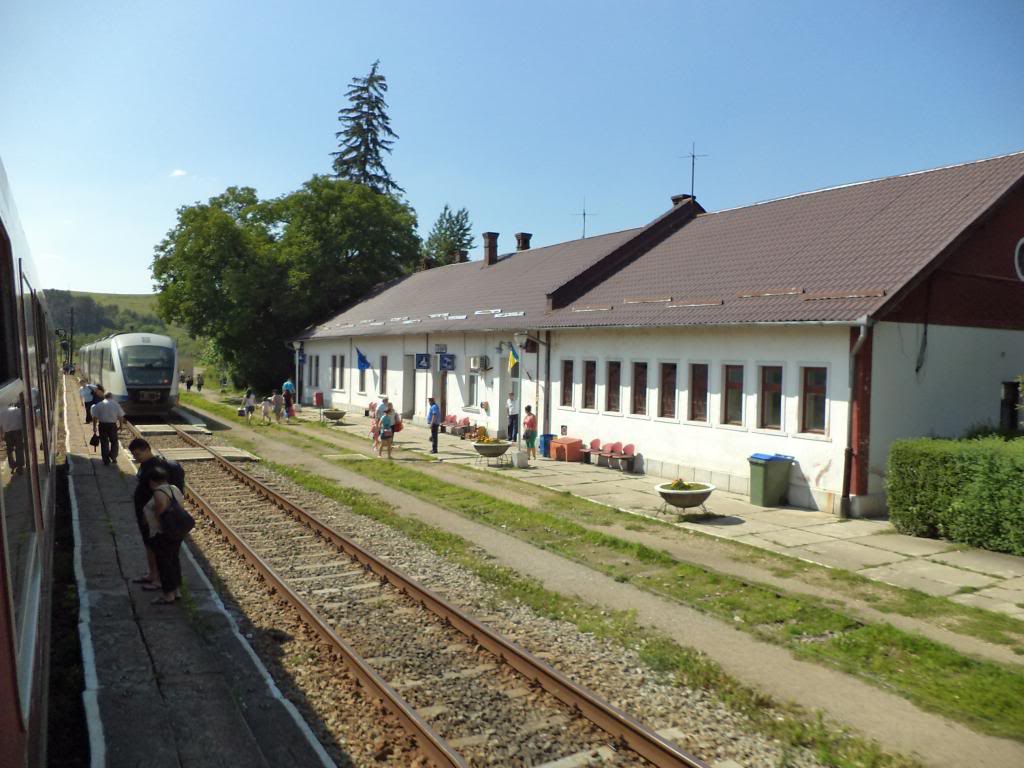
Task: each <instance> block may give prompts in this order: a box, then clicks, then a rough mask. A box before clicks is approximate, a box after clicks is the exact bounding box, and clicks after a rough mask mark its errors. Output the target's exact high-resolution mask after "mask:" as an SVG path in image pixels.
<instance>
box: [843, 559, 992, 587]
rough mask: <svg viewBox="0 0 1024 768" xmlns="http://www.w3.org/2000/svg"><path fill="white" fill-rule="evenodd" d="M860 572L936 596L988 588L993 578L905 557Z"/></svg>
mask: <svg viewBox="0 0 1024 768" xmlns="http://www.w3.org/2000/svg"><path fill="white" fill-rule="evenodd" d="M860 574H861V576H865V577H867V578H869V579H876V580H878V581H884V582H885V583H886V584H893V585H895V586H897V587H906V588H908V589H918V590H920V591H922V592H925V593H927V594H929V595H937V596H945V595H952V594H954V593H955V592H957V590H959V589H961V588H963V587H972V588H975V589H980V588H982V587H988V586H991V585H992V583H993V582H994V581H995V579H994V578H992V577H991V576H983V575H981V574H977V573H971V572H970V571H964V570H961V569H960V568H953V567H952V566H949V565H943V564H942V563H934V562H932V561H930V560H926V559H923V558H918V559H913V560H904V561H903V562H899V563H893V564H891V565H885V566H882V567H880V568H869V569H866V570H863V571H861V572H860Z"/></svg>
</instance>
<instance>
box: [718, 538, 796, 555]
mask: <svg viewBox="0 0 1024 768" xmlns="http://www.w3.org/2000/svg"><path fill="white" fill-rule="evenodd" d="M733 541H738V542H740V543H742V544H747V545H749V546H751V547H757V548H758V549H767V550H768V551H769V552H777V553H779V554H780V555H787V554H788V555H791V553H790V548H789V547H784V546H782V545H781V544H776V543H775V542H774V541H772V540H771V539H768V538H765V536H763V535H761V536H759V535H758V534H756V533H755V534H750V535H749V536H739V537H738V538H734V539H733ZM791 556H792V555H791Z"/></svg>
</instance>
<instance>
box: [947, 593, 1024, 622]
mask: <svg viewBox="0 0 1024 768" xmlns="http://www.w3.org/2000/svg"><path fill="white" fill-rule="evenodd" d="M985 591H987V590H983V591H982V592H969V593H967V594H964V595H952V596H951V597H950V598H949V599H950V600H953V601H954V602H957V603H960V604H961V605H970V606H973V607H975V608H984V609H985V610H986V611H997V612H998V613H1005V614H1007V615H1008V616H1013V617H1014V618H1015V619H1024V608H1021V607H1020V606H1019V605H1015V604H1013V603H1007V602H1005V601H1003V600H995V599H993V598H991V597H986V596H985V594H984V593H985Z"/></svg>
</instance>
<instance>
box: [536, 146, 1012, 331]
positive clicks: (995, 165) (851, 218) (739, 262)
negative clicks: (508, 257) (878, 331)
mask: <svg viewBox="0 0 1024 768" xmlns="http://www.w3.org/2000/svg"><path fill="white" fill-rule="evenodd" d="M1022 177H1024V153H1018V154H1014V155H1008V156H1004V157H1000V158H995V159H992V160H984V161H979V162H975V163H969V164H966V165H959V166H953V167H949V168H941V169H938V170H934V171H925V172H921V173H915V174H909V175H905V176H892V177H889V178H885V179H879V180H877V181H870V182H863V183H860V184H851V185H848V186H844V187H837V188H835V189H828V190H822V191H820V192H811V193H807V194H802V195H796V196H794V197H788V198H783V199H781V200H774V201H771V202H767V203H760V204H757V205H751V206H747V207H744V208H736V209H733V210H728V211H722V212H719V213H709V214H704V215H700V216H698V217H696V218H695V219H694V220H693V221H691V222H690V223H689V224H687V225H686V226H685V227H683V228H682V229H681V230H680V231H679V232H677V233H676V234H674V235H673V236H671V237H669V238H667V239H666V240H664V241H663V242H662V243H660V244H659V245H657V246H655V247H654V248H653V249H651V250H650V251H649V252H648V253H646V254H645V255H644V256H643V257H641V258H640V259H638V260H637V261H635V262H633V263H632V264H629V265H628V266H626V267H625V268H623V269H622V270H620V271H619V272H617V273H616V274H615V275H613V276H612V277H610V278H609V279H607V280H605V281H603V282H602V283H600V284H599V285H597V286H595V287H593V288H591V289H589V290H584V291H581V292H579V294H578V295H577V296H576V297H573V300H572V301H571V302H570V303H568V304H567V306H565V307H564V308H562V309H558V310H556V311H554V312H552V313H551V314H550V315H549V316H548V317H547V318H546V319H547V323H546V326H547V327H569V326H598V325H600V326H636V325H643V326H652V325H703V324H709V323H739V324H744V323H761V322H769V323H770V322H800V321H819V322H821V321H839V322H852V321H855V320H856V319H858V318H860V317H863V316H864V315H873V314H874V313H876V312H877V311H878V310H879V309H881V308H882V307H883V306H884V305H885V304H886V302H887V301H890V300H891V298H892V296H893V295H894V294H895V293H897V292H898V291H899V290H900V289H901V288H902V287H903V286H904V285H905V284H907V283H908V281H910V280H911V279H912V278H913V277H914V276H915V275H917V274H918V273H920V272H921V271H922V270H924V269H925V268H926V267H927V266H928V265H929V263H930V262H932V260H933V259H935V258H936V257H937V256H939V255H940V254H941V253H942V252H943V250H944V249H945V248H946V246H947V245H949V244H950V243H951V242H952V241H954V240H955V239H956V238H957V237H958V236H959V235H961V233H963V232H964V231H965V230H966V229H967V228H968V227H969V226H970V225H971V224H972V223H973V222H974V221H976V220H977V219H978V218H979V217H980V216H981V215H982V214H984V213H985V212H986V211H987V210H988V209H989V208H990V207H991V206H992V205H993V203H995V202H996V201H997V200H998V199H999V198H1000V197H1002V195H1004V194H1005V193H1006V192H1007V191H1008V190H1009V189H1010V188H1011V187H1013V186H1014V184H1016V183H1018V182H1020V180H1021V179H1022ZM764 294H772V295H764ZM637 298H639V299H648V300H649V299H659V300H660V301H657V302H655V301H645V302H643V303H629V299H637ZM668 298H670V299H671V300H670V301H664V299H668ZM593 307H612V309H610V310H603V311H584V312H581V311H579V310H580V309H587V308H593ZM574 310H576V311H574Z"/></svg>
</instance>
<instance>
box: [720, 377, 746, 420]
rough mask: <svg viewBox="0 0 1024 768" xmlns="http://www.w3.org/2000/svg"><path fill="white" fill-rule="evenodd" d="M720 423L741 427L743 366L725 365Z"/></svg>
mask: <svg viewBox="0 0 1024 768" xmlns="http://www.w3.org/2000/svg"><path fill="white" fill-rule="evenodd" d="M722 380H723V383H722V390H723V392H722V423H723V424H733V425H735V426H742V425H743V366H742V365H727V366H725V370H724V371H723V376H722Z"/></svg>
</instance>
